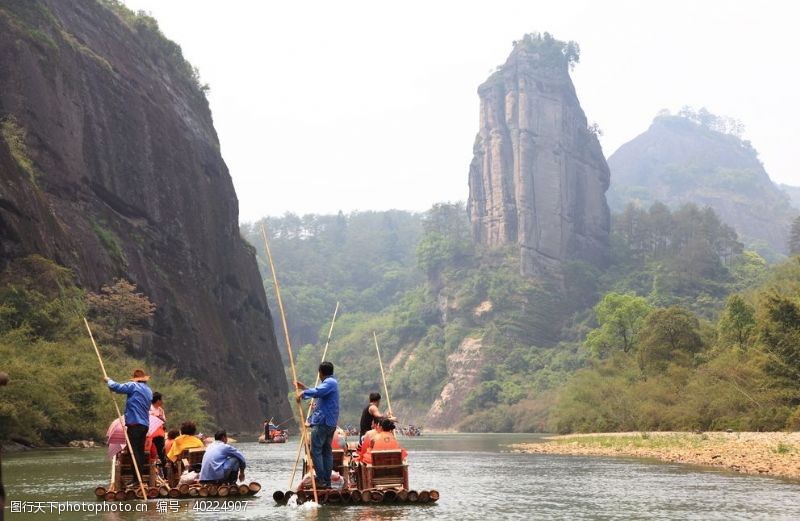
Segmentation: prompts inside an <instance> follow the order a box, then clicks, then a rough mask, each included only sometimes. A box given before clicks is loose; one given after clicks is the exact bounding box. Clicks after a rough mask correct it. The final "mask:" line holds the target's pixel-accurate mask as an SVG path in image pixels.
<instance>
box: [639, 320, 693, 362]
mask: <svg viewBox="0 0 800 521" xmlns="http://www.w3.org/2000/svg"><path fill="white" fill-rule="evenodd" d="M699 329H700V322H699V321H698V320H697V317H696V316H694V315H693V314H692V312H691V311H689V310H687V309H685V308H682V307H680V306H671V307H669V308H659V309H654V310H653V311H651V312H650V314H648V315H647V317H646V318H645V320H644V322H643V324H642V332H641V334H640V335H639V350H638V353H637V360H638V363H639V369H640V370H641V371H642V372H645V371H646V370H647V369H648V368H650V367H651V366H653V365H657V366H663V364H665V363H668V362H673V363H678V364H680V365H687V364H688V363H689V362H690V361H691V358H690V356H691V355H693V354H695V353H698V352H699V351H701V350H702V349H703V339H702V338H701V337H700V332H699Z"/></svg>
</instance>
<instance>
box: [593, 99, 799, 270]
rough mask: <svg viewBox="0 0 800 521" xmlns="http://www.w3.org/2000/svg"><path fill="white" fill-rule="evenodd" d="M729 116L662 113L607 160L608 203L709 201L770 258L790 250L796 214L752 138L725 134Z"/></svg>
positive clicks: (620, 206)
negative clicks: (790, 237) (790, 231)
mask: <svg viewBox="0 0 800 521" xmlns="http://www.w3.org/2000/svg"><path fill="white" fill-rule="evenodd" d="M724 121H725V118H719V117H717V116H714V115H712V114H708V113H707V112H705V111H703V110H702V109H701V111H700V112H699V113H697V114H693V113H688V114H685V115H683V116H672V115H662V116H658V117H656V118H655V119H654V120H653V123H652V124H651V125H650V128H648V129H647V130H646V131H645V132H643V133H642V134H640V135H639V136H637V137H635V138H634V139H632V140H631V141H629V142H628V143H625V144H624V145H622V146H621V147H620V148H619V149H618V150H617V151H616V152H614V154H612V155H611V157H609V159H608V164H609V166H610V167H611V171H612V172H613V177H612V184H611V190H610V191H609V202H610V203H611V205H612V207H614V209H615V210H616V211H621V210H622V209H623V208H624V206H625V204H627V203H628V202H631V201H633V202H637V203H640V204H642V205H645V206H648V205H649V204H651V203H652V202H653V201H661V202H663V203H665V204H667V205H669V206H679V205H682V204H685V203H689V202H692V203H695V204H698V205H701V206H710V207H711V208H713V209H714V211H715V212H716V213H717V215H719V217H720V219H722V221H724V222H725V223H726V224H728V225H730V226H732V227H733V228H735V229H736V231H737V232H738V233H739V235H740V236H741V238H742V240H743V241H744V242H745V243H746V244H748V246H749V247H753V248H756V249H758V250H759V251H761V252H762V254H764V255H766V256H768V257H770V255H769V253H770V251H769V250H771V251H772V253H773V254H774V252H782V253H786V252H787V243H788V237H789V226H790V223H791V221H792V219H793V218H794V217H795V216H796V215H797V210H796V209H794V208H792V206H791V201H790V198H789V196H788V195H787V194H786V193H785V192H784V191H782V190H781V189H780V188H779V187H778V186H777V185H775V184H774V183H773V182H772V180H771V179H770V178H769V175H768V174H767V172H766V171H765V170H764V166H763V165H762V164H761V162H760V161H759V160H758V153H757V152H756V150H755V149H754V148H753V147H752V146H751V145H750V143H749V142H747V141H742V140H741V139H740V138H739V137H737V136H736V135H735V134H731V133H727V132H725V131H724V124H723V123H724Z"/></svg>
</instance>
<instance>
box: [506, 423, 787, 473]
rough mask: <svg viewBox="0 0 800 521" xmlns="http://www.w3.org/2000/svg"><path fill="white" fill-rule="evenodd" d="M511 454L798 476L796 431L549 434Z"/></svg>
mask: <svg viewBox="0 0 800 521" xmlns="http://www.w3.org/2000/svg"><path fill="white" fill-rule="evenodd" d="M511 449H512V450H513V451H515V452H526V453H537V454H568V455H581V456H633V457H639V458H655V459H659V460H661V461H666V462H670V463H684V464H690V465H706V466H710V467H721V468H725V469H728V470H731V471H734V472H741V473H744V474H762V475H770V476H778V477H783V478H791V479H800V432H791V433H788V432H733V433H727V432H706V433H688V432H624V433H611V434H576V435H568V436H553V437H551V438H546V439H545V441H543V442H541V443H523V444H517V445H512V446H511Z"/></svg>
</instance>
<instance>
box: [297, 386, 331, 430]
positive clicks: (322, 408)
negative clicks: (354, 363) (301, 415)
mask: <svg viewBox="0 0 800 521" xmlns="http://www.w3.org/2000/svg"><path fill="white" fill-rule="evenodd" d="M303 398H316V399H317V403H316V405H315V406H314V414H312V415H311V425H327V426H329V427H336V424H337V422H338V421H339V382H337V381H336V378H334V377H333V376H328V377H327V378H325V379H324V380H323V381H322V382H320V384H319V385H318V386H316V387H314V388H313V389H306V390H305V391H303Z"/></svg>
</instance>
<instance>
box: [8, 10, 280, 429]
mask: <svg viewBox="0 0 800 521" xmlns="http://www.w3.org/2000/svg"><path fill="white" fill-rule="evenodd" d="M0 119H2V120H3V122H5V124H6V125H7V128H8V125H9V123H8V122H9V121H10V122H12V123H11V125H12V127H13V128H18V129H20V130H21V131H22V132H24V133H25V134H24V136H23V139H22V145H23V147H22V148H23V150H22V153H23V154H24V155H26V156H27V157H28V159H30V162H31V165H32V167H31V168H28V169H26V168H23V167H22V166H21V164H20V161H19V154H20V150H19V147H17V149H16V150H15V149H14V147H13V146H12V145H11V144H10V143H9V142H8V140H5V139H0V267H2V264H5V263H6V262H8V260H9V259H12V258H14V257H18V256H22V255H27V254H30V253H39V254H42V255H44V256H46V257H48V258H50V259H53V260H55V261H56V262H58V263H60V264H62V265H65V266H67V267H70V268H72V269H73V270H74V271H75V272H76V273H77V274H78V276H79V278H80V280H81V283H82V284H83V285H84V286H85V287H86V288H87V289H89V290H97V289H98V288H99V287H100V286H101V285H102V284H104V283H108V282H110V281H111V280H112V278H114V277H125V278H128V279H130V280H132V281H133V282H135V283H136V284H137V285H138V286H139V288H140V289H141V291H143V292H144V293H145V294H147V295H148V296H149V297H150V298H151V299H152V300H153V301H154V302H155V303H156V304H157V305H158V310H157V312H156V315H155V318H154V324H153V328H154V334H153V335H152V336H149V337H147V338H145V339H143V340H142V341H140V342H139V343H137V345H136V346H135V348H134V352H133V353H132V354H134V355H136V356H140V357H145V358H147V359H149V360H151V361H153V362H155V363H159V364H161V365H164V366H166V367H174V368H176V369H177V371H178V374H179V375H182V376H190V377H193V378H195V379H196V380H197V381H198V382H199V383H200V384H201V386H202V387H205V388H206V389H208V391H209V392H208V396H207V397H208V398H209V400H210V403H211V407H212V410H211V412H212V413H213V414H214V415H215V416H216V417H217V419H218V421H219V422H220V424H221V425H223V426H225V427H227V428H229V429H246V428H253V427H255V426H257V425H258V422H259V421H260V420H262V419H263V417H265V416H275V417H288V416H290V415H291V412H290V409H289V404H288V401H287V398H286V379H285V376H284V373H283V369H282V364H281V361H280V357H279V355H278V351H277V344H276V341H275V333H274V330H273V323H272V318H271V315H270V311H269V308H268V306H267V301H266V298H265V295H264V291H263V287H262V282H261V278H260V276H259V273H258V269H257V265H256V261H255V256H254V251H253V249H252V248H251V247H249V246H248V245H247V244H246V243H245V242H244V241H243V240H242V239H241V238H240V236H239V228H238V201H237V198H236V194H235V192H234V189H233V184H232V182H231V178H230V175H229V173H228V170H227V167H226V166H225V163H224V161H223V160H222V157H221V155H220V150H219V141H218V139H217V135H216V132H215V130H214V126H213V123H212V119H211V112H210V110H209V107H208V103H207V101H206V98H205V96H204V94H203V92H202V90H201V89H200V87H199V85H198V83H197V78H196V77H195V76H194V75H193V74H192V70H191V67H190V66H189V65H188V63H186V62H185V61H184V60H183V58H182V55H181V53H180V48H179V47H177V46H176V45H175V44H174V43H172V42H169V41H168V40H166V39H164V38H163V36H161V35H160V33H159V32H158V30H157V28H155V26H154V25H153V21H152V19H149V18H144V17H134V16H133V15H132V13H129V12H128V13H126V11H125V10H124V9H120V8H118V7H113V8H109V7H108V5H107V4H104V3H102V2H100V1H99V0H83V1H81V0H4V1H3V2H2V3H0ZM117 376H118V377H122V376H123V375H117ZM155 387H156V389H157V382H155Z"/></svg>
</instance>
